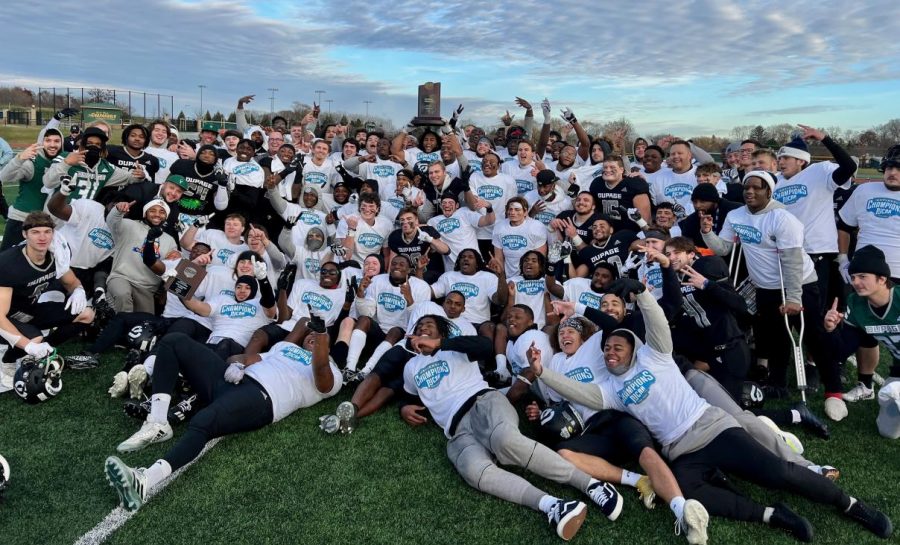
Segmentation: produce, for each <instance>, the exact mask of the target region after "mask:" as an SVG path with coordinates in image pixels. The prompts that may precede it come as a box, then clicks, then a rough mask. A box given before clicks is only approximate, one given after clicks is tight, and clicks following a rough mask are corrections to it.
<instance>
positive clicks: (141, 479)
mask: <svg viewBox="0 0 900 545" xmlns="http://www.w3.org/2000/svg"><path fill="white" fill-rule="evenodd" d="M104 469H105V472H106V480H107V481H109V485H110V486H112V487H113V488H115V489H116V492H117V493H118V494H119V505H120V506H122V507H123V508H124V509H125V510H126V511H137V510H138V509H140V508H141V506H142V505H144V502H146V501H147V486H146V485H147V477H145V476H144V469H143V468H138V469H132V468H130V467H128V466H127V465H125V462H123V461H122V460H120V459H118V458H116V457H115V456H110V457H109V458H107V459H106V463H105V464H104Z"/></svg>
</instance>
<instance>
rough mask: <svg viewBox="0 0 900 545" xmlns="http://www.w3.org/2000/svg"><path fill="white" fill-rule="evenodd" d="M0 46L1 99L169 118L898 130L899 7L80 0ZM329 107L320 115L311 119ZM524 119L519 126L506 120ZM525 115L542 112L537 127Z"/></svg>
mask: <svg viewBox="0 0 900 545" xmlns="http://www.w3.org/2000/svg"><path fill="white" fill-rule="evenodd" d="M4 19H5V23H6V25H5V26H4V29H3V32H0V50H2V51H5V52H6V54H5V55H4V62H3V63H2V64H0V85H12V84H18V85H26V86H29V87H37V86H38V85H42V86H53V85H55V86H58V87H65V86H86V87H109V88H118V89H133V90H140V91H154V92H159V93H163V94H172V95H174V96H175V111H176V113H177V111H178V110H185V112H186V113H188V112H191V111H194V110H197V109H198V108H199V102H200V90H199V89H198V87H197V86H198V85H200V84H203V85H206V86H207V87H206V89H205V90H204V104H203V107H204V109H210V110H212V111H215V110H216V109H219V110H221V111H223V112H229V111H231V109H233V108H234V105H235V103H236V102H237V98H238V97H240V96H242V95H245V94H256V97H257V102H256V103H255V104H254V106H255V107H256V108H258V109H262V110H268V108H269V100H268V96H269V92H268V91H267V89H268V88H271V87H276V88H278V89H279V90H278V92H277V93H276V102H275V107H276V109H279V108H289V107H290V105H291V102H293V101H295V100H297V101H302V102H305V103H310V102H312V101H313V100H314V99H315V98H316V94H315V93H314V91H315V90H324V91H325V92H326V93H325V95H324V96H323V99H331V100H333V103H332V105H331V106H332V108H334V109H335V110H347V111H356V112H364V111H365V104H364V103H363V101H364V100H370V101H372V103H371V105H370V107H369V111H370V112H371V113H372V114H374V115H379V116H383V117H387V118H390V119H392V120H393V121H394V122H395V124H397V125H400V124H403V123H405V121H406V120H408V119H409V118H410V117H412V116H413V115H415V110H416V88H417V86H418V84H420V83H423V82H425V81H440V82H442V95H443V97H442V98H443V110H444V114H445V115H449V113H450V110H451V108H452V107H453V106H455V105H456V104H457V103H460V102H461V103H463V104H464V105H465V106H466V110H465V112H464V114H463V118H464V119H466V120H471V121H475V122H478V123H482V124H485V125H494V124H496V123H497V118H498V116H499V115H501V114H502V113H503V111H504V110H505V109H507V108H509V109H510V110H511V111H515V106H514V104H513V99H514V98H515V96H516V95H519V96H523V97H525V98H526V99H528V100H530V101H532V103H533V104H534V105H535V106H537V103H538V102H539V101H540V100H541V99H542V98H544V97H545V96H546V97H549V98H550V100H551V102H552V103H553V104H554V109H555V110H556V109H557V107H563V106H568V107H571V108H572V109H573V110H574V111H575V112H576V113H577V114H578V116H579V117H580V118H583V119H591V120H593V121H600V122H602V121H604V120H610V119H616V118H620V117H626V118H628V119H630V120H631V121H632V122H633V123H634V124H635V126H636V127H637V129H638V130H639V131H640V132H642V133H645V134H651V133H660V132H672V133H674V134H678V135H680V136H696V135H703V134H713V133H716V134H720V135H722V134H727V133H728V132H729V130H730V129H731V127H733V126H735V125H749V124H762V125H771V124H776V123H805V124H812V125H818V126H841V127H843V128H845V129H864V128H868V127H870V126H872V125H876V124H880V123H883V122H884V121H886V120H888V119H890V118H892V117H897V108H896V107H895V105H896V103H897V97H898V96H900V62H898V60H900V40H898V39H897V36H896V33H897V31H896V29H895V28H894V27H893V23H885V22H886V21H893V22H896V21H898V20H900V2H897V1H896V0H877V1H870V2H861V3H853V4H850V3H844V2H840V3H838V2H830V1H827V2H821V1H815V0H813V1H807V0H795V1H792V2H783V1H781V2H721V1H714V0H670V1H668V2H665V3H662V2H654V1H650V2H639V3H638V2H634V3H627V4H625V3H598V2H583V1H580V0H579V1H570V0H559V1H556V2H553V3H548V2H531V1H525V0H523V1H519V2H516V3H515V4H513V3H506V2H493V3H484V2H465V1H452V0H449V1H444V2H440V3H431V2H421V1H406V0H393V1H391V2H383V1H380V0H366V1H362V0H342V1H324V0H322V1H320V0H313V1H307V0H303V1H301V2H295V1H254V2H249V1H245V2H228V1H223V0H142V1H141V2H121V1H120V2H116V1H111V0H94V1H92V2H90V3H89V4H87V3H85V4H82V3H80V2H78V3H71V4H60V3H59V2H51V1H49V0H33V1H31V2H22V3H17V4H16V8H15V10H8V12H7V13H6V16H5V17H4ZM323 108H327V106H323ZM519 115H520V116H521V113H520V114H519ZM538 116H540V113H539V112H538Z"/></svg>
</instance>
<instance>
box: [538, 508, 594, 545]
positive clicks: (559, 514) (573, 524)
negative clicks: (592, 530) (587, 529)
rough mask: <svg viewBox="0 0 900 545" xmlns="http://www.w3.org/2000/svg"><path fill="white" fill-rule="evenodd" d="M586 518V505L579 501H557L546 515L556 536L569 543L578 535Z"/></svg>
mask: <svg viewBox="0 0 900 545" xmlns="http://www.w3.org/2000/svg"><path fill="white" fill-rule="evenodd" d="M586 516H587V505H585V504H583V503H581V502H580V501H574V500H571V501H566V500H559V501H557V502H556V504H555V505H554V506H553V507H552V508H551V509H550V512H549V513H547V522H548V523H550V526H551V527H552V528H554V529H555V530H556V535H558V536H559V537H561V538H562V539H564V540H566V541H569V540H570V539H572V538H573V537H575V534H577V533H578V530H579V529H580V528H581V525H582V524H584V518H585V517H586Z"/></svg>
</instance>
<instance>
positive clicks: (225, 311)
mask: <svg viewBox="0 0 900 545" xmlns="http://www.w3.org/2000/svg"><path fill="white" fill-rule="evenodd" d="M219 314H221V315H222V316H225V317H226V318H252V317H254V316H256V305H251V304H250V303H235V304H233V305H223V306H222V308H221V309H220V310H219Z"/></svg>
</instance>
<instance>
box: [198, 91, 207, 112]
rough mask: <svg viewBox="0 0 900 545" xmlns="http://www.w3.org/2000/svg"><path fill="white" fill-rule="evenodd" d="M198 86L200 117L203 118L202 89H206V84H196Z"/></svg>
mask: <svg viewBox="0 0 900 545" xmlns="http://www.w3.org/2000/svg"><path fill="white" fill-rule="evenodd" d="M197 87H199V88H200V117H201V118H203V90H204V89H206V85H198V86H197Z"/></svg>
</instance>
